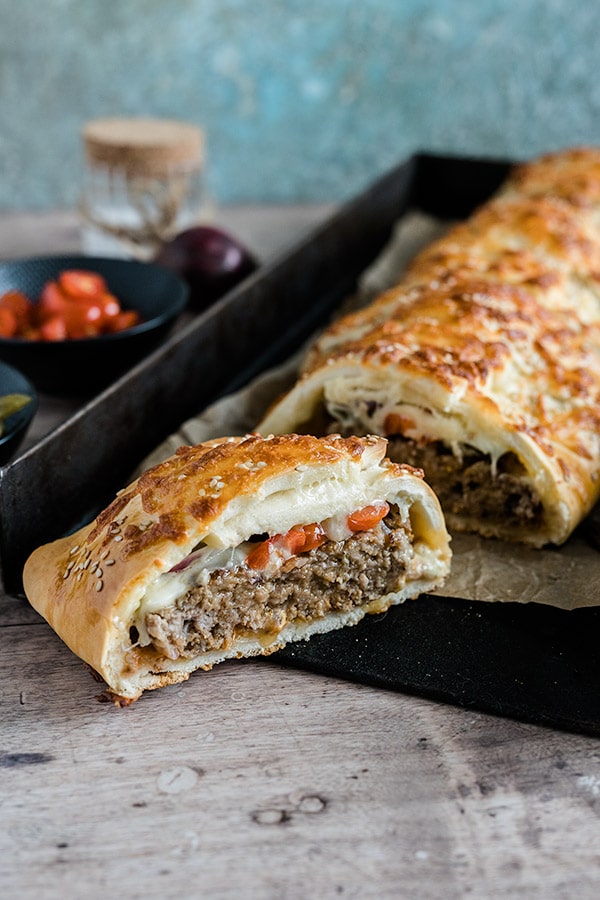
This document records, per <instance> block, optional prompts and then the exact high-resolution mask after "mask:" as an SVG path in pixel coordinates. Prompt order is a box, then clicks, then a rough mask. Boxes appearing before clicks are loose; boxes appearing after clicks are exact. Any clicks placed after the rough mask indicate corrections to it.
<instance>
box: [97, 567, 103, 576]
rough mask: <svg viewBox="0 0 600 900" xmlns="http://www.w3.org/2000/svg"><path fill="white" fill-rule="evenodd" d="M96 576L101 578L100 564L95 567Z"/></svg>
mask: <svg viewBox="0 0 600 900" xmlns="http://www.w3.org/2000/svg"><path fill="white" fill-rule="evenodd" d="M96 578H102V569H101V568H100V566H98V568H97V569H96Z"/></svg>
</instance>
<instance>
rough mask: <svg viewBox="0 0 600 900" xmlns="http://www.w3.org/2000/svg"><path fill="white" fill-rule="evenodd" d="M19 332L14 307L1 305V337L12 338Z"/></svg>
mask: <svg viewBox="0 0 600 900" xmlns="http://www.w3.org/2000/svg"><path fill="white" fill-rule="evenodd" d="M16 333H17V317H16V315H15V314H14V312H13V311H12V309H6V308H5V307H3V306H0V337H5V338H11V337H14V336H15V335H16Z"/></svg>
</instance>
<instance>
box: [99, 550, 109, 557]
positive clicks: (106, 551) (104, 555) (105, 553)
mask: <svg viewBox="0 0 600 900" xmlns="http://www.w3.org/2000/svg"><path fill="white" fill-rule="evenodd" d="M109 552H110V551H109V550H105V551H104V553H102V554H101V556H100V559H106V557H107V556H108V554H109Z"/></svg>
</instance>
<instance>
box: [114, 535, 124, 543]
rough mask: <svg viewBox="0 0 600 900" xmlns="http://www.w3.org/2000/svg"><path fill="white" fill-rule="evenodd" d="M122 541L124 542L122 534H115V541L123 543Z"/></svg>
mask: <svg viewBox="0 0 600 900" xmlns="http://www.w3.org/2000/svg"><path fill="white" fill-rule="evenodd" d="M122 540H123V535H122V534H115V541H122Z"/></svg>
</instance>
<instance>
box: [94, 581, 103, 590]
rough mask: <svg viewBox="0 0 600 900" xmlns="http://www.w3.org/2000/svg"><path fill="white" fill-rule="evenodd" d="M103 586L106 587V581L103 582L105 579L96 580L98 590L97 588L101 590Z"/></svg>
mask: <svg viewBox="0 0 600 900" xmlns="http://www.w3.org/2000/svg"><path fill="white" fill-rule="evenodd" d="M103 587H104V582H103V581H97V582H96V590H97V591H101V590H102V588H103Z"/></svg>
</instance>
